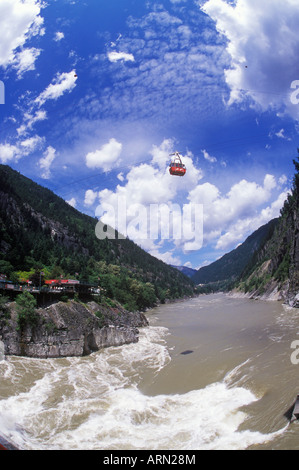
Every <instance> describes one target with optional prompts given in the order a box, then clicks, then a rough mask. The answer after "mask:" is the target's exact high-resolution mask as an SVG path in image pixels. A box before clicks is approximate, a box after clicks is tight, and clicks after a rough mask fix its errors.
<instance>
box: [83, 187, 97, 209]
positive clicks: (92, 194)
mask: <svg viewBox="0 0 299 470" xmlns="http://www.w3.org/2000/svg"><path fill="white" fill-rule="evenodd" d="M97 195H98V193H97V192H96V191H93V190H92V189H88V190H87V191H86V192H85V198H84V204H85V206H92V205H93V204H94V202H95V200H96V198H97Z"/></svg>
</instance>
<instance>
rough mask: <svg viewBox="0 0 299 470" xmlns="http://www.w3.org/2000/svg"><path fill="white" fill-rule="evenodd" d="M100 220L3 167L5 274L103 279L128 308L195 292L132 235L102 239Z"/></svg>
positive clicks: (0, 247) (0, 248)
mask: <svg viewBox="0 0 299 470" xmlns="http://www.w3.org/2000/svg"><path fill="white" fill-rule="evenodd" d="M96 223H97V219H94V218H92V217H89V216H87V215H84V214H82V213H80V212H79V211H77V210H76V209H74V208H73V207H71V206H70V205H69V204H67V203H66V202H65V201H64V200H63V199H61V198H60V197H58V196H56V195H55V194H54V193H53V192H52V191H50V190H48V189H46V188H43V187H42V186H40V185H38V184H36V183H34V182H33V181H31V180H30V179H28V178H26V177H24V176H23V175H21V174H19V173H18V172H17V171H15V170H12V169H11V168H10V167H9V166H6V165H0V274H6V275H7V276H8V278H10V279H12V280H14V281H16V280H18V279H20V277H27V278H28V277H30V276H31V278H32V279H34V275H36V273H40V272H41V271H42V272H43V273H44V278H45V279H51V278H54V279H55V278H57V277H58V276H64V277H71V278H75V277H76V278H77V279H79V280H81V281H87V282H90V283H98V279H99V277H100V279H101V280H100V282H101V286H102V287H103V288H105V290H106V294H107V296H109V297H110V298H115V299H116V300H118V301H119V302H120V303H122V304H123V305H125V306H126V307H127V308H128V309H131V310H132V309H133V310H134V309H136V308H143V307H148V306H151V305H153V304H154V302H155V301H156V300H157V299H158V300H160V301H164V300H165V299H166V298H170V299H172V298H178V297H182V296H184V295H192V294H193V284H192V282H191V281H190V280H189V279H188V278H187V277H186V276H184V275H183V274H182V273H180V272H179V271H178V270H176V269H174V268H172V267H170V266H168V265H166V264H165V263H163V262H162V261H160V260H158V259H156V258H154V257H153V256H150V255H149V254H148V253H146V252H145V251H143V250H142V249H141V248H140V247H138V246H137V245H136V244H134V243H133V242H132V241H130V240H129V239H126V240H108V239H105V240H98V239H97V237H96V236H95V226H96Z"/></svg>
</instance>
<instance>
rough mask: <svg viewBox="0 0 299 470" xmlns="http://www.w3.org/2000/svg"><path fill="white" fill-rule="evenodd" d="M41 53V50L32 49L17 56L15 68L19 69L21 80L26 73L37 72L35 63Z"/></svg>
mask: <svg viewBox="0 0 299 470" xmlns="http://www.w3.org/2000/svg"><path fill="white" fill-rule="evenodd" d="M40 53H41V50H40V49H36V48H34V47H32V48H31V49H29V48H27V49H23V50H22V51H21V52H18V53H17V54H16V55H15V59H14V61H13V64H14V65H13V66H14V68H16V69H17V71H18V77H19V78H21V77H22V76H23V74H24V73H25V72H29V70H35V61H36V59H37V57H38V56H39V55H40Z"/></svg>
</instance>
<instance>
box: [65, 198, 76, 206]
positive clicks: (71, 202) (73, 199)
mask: <svg viewBox="0 0 299 470" xmlns="http://www.w3.org/2000/svg"><path fill="white" fill-rule="evenodd" d="M66 202H67V203H68V204H69V205H70V206H72V207H76V205H77V201H76V199H75V198H74V197H72V198H71V199H70V200H69V201H66Z"/></svg>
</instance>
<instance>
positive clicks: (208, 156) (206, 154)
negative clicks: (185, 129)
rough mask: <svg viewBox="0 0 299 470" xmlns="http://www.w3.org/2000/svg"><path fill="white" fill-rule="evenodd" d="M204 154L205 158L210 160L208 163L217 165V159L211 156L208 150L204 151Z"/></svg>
mask: <svg viewBox="0 0 299 470" xmlns="http://www.w3.org/2000/svg"><path fill="white" fill-rule="evenodd" d="M202 153H203V156H204V158H205V160H208V162H210V163H216V162H217V158H216V157H212V155H210V154H209V153H208V152H207V151H206V150H202Z"/></svg>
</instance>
